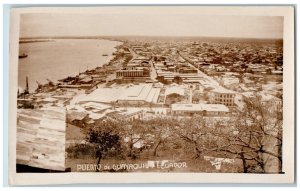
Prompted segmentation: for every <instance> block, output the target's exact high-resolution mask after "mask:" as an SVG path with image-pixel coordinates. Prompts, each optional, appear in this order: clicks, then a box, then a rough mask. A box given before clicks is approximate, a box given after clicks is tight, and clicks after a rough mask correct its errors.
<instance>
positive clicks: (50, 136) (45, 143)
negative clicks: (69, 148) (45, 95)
mask: <svg viewBox="0 0 300 191" xmlns="http://www.w3.org/2000/svg"><path fill="white" fill-rule="evenodd" d="M65 118H66V112H65V109H64V108H58V107H51V108H45V109H18V116H17V164H23V165H28V166H32V167H37V168H43V169H49V170H61V171H64V170H65V132H66V122H65Z"/></svg>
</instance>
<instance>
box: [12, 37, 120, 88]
mask: <svg viewBox="0 0 300 191" xmlns="http://www.w3.org/2000/svg"><path fill="white" fill-rule="evenodd" d="M120 44H121V42H116V41H108V40H96V39H56V40H54V41H49V42H35V43H22V44H20V50H19V52H20V54H22V53H25V54H27V55H28V57H27V58H23V59H19V69H18V72H19V73H18V85H19V88H20V89H24V87H25V84H26V76H28V81H29V91H30V92H33V91H34V90H35V89H36V88H37V86H38V85H37V83H36V81H38V82H39V83H42V84H44V83H47V78H48V79H49V80H51V81H54V82H56V81H57V80H59V79H62V78H65V77H67V76H74V75H77V74H78V73H79V72H83V71H85V70H87V69H93V68H96V67H97V66H101V65H103V64H105V63H108V62H109V60H110V59H112V57H113V55H112V53H113V52H114V51H116V49H115V47H116V46H118V45H120ZM103 54H107V55H108V56H103Z"/></svg>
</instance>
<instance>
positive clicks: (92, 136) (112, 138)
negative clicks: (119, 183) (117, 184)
mask: <svg viewBox="0 0 300 191" xmlns="http://www.w3.org/2000/svg"><path fill="white" fill-rule="evenodd" d="M121 124H122V123H120V122H118V121H113V120H101V121H97V122H96V123H95V124H94V125H93V126H92V127H90V128H89V129H88V132H87V137H86V139H87V141H88V142H89V143H92V144H94V145H95V146H96V147H97V150H96V156H97V158H98V160H97V163H96V165H97V166H98V165H99V164H100V161H101V159H102V158H103V157H104V156H105V154H107V153H108V152H110V151H115V152H116V154H120V153H121V149H122V147H121V136H120V131H119V129H120V127H121ZM97 171H99V169H98V168H97Z"/></svg>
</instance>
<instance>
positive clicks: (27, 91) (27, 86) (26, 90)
mask: <svg viewBox="0 0 300 191" xmlns="http://www.w3.org/2000/svg"><path fill="white" fill-rule="evenodd" d="M25 92H26V93H29V85H28V76H26V89H25Z"/></svg>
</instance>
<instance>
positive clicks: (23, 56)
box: [19, 53, 28, 59]
mask: <svg viewBox="0 0 300 191" xmlns="http://www.w3.org/2000/svg"><path fill="white" fill-rule="evenodd" d="M27 57H28V55H27V54H24V53H23V54H21V55H19V59H22V58H27Z"/></svg>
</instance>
